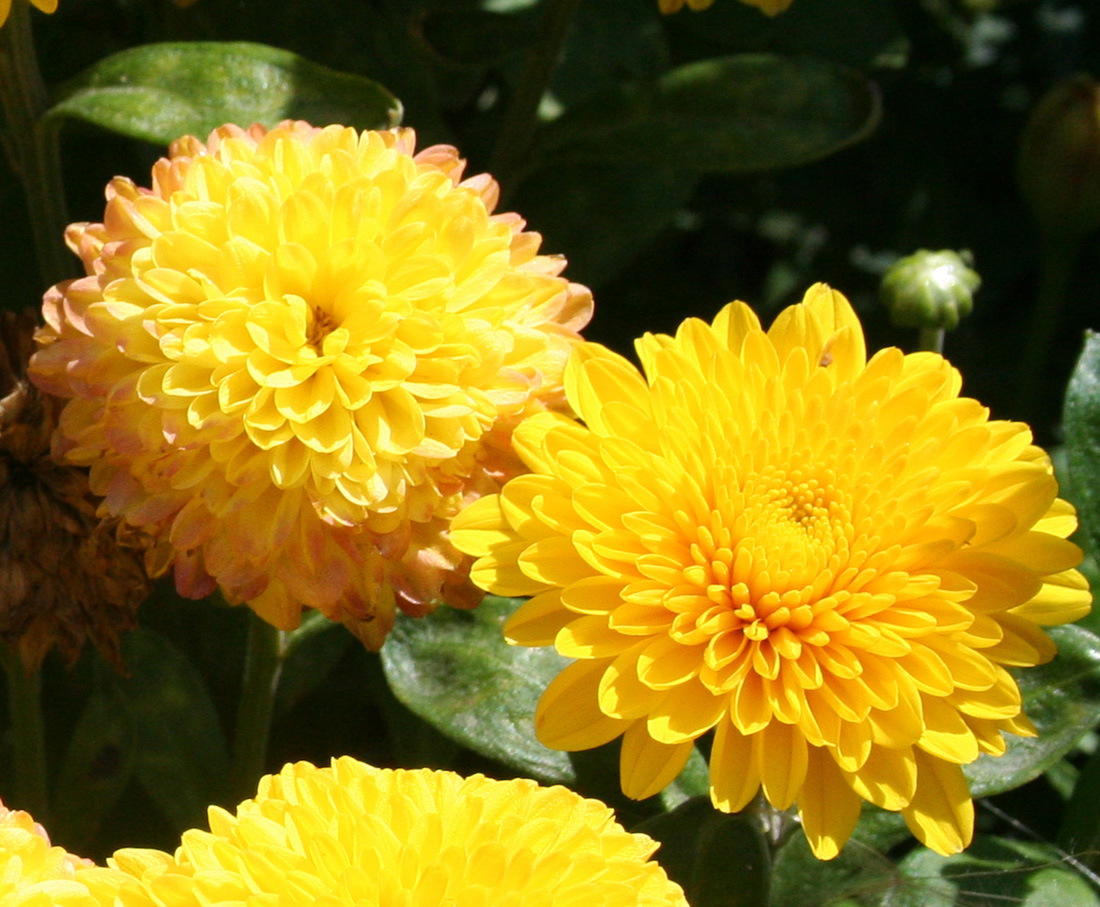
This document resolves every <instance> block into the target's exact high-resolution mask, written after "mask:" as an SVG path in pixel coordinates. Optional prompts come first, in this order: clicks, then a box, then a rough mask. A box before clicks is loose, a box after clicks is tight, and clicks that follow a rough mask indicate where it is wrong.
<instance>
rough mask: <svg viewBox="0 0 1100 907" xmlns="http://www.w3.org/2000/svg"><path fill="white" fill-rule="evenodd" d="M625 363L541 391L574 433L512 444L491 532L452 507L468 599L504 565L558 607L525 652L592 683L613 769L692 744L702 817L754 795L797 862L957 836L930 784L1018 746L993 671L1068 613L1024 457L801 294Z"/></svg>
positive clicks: (986, 419) (1045, 508)
mask: <svg viewBox="0 0 1100 907" xmlns="http://www.w3.org/2000/svg"><path fill="white" fill-rule="evenodd" d="M636 349H637V352H638V358H639V359H640V360H641V364H642V369H641V371H640V372H636V371H634V370H632V369H631V367H630V366H629V365H628V364H627V363H626V361H625V360H623V359H620V358H619V357H617V356H615V355H614V354H611V353H609V352H607V351H606V350H605V349H603V348H602V347H596V346H590V347H588V346H586V347H582V348H581V349H579V350H578V351H577V352H576V354H575V356H574V358H573V359H572V361H571V364H570V366H569V369H568V374H567V377H566V381H565V390H566V395H567V397H568V398H569V401H570V404H571V405H572V406H573V408H574V410H575V411H577V412H579V413H580V415H581V417H582V419H581V420H570V419H568V418H565V417H562V416H559V415H549V414H547V415H543V416H537V417H535V418H533V419H530V420H528V422H527V423H525V424H524V425H522V426H521V427H520V428H519V429H518V430H517V433H516V440H517V448H518V449H519V450H520V454H521V456H522V457H523V458H524V460H525V462H526V463H527V465H528V467H529V468H531V469H532V470H534V471H535V473H536V474H537V477H536V478H534V479H532V478H527V479H525V478H519V479H516V480H513V481H512V482H511V483H509V484H508V485H507V486H506V487H505V490H504V492H503V494H502V500H503V501H504V502H505V503H506V504H507V508H506V507H504V506H503V505H502V507H501V510H502V517H503V521H502V520H501V519H499V518H498V517H497V516H496V514H495V513H494V512H491V510H490V508H491V507H492V506H493V505H482V508H484V509H483V510H481V509H479V510H478V511H477V512H476V517H477V519H478V520H481V519H482V516H484V517H485V520H484V522H485V524H486V525H485V527H484V529H482V532H484V533H486V534H485V535H482V536H474V535H472V536H471V537H470V539H469V542H468V543H467V544H468V546H469V548H470V550H471V551H472V552H476V553H478V554H482V557H483V561H484V560H485V559H486V558H487V557H490V556H491V557H493V558H495V559H496V560H494V561H493V562H492V567H493V573H492V574H490V573H488V572H486V573H484V574H478V573H476V570H475V580H477V581H480V580H481V578H484V579H485V580H487V581H490V582H497V576H496V574H497V573H498V572H499V571H502V570H507V569H508V568H507V565H506V564H505V563H504V562H505V561H506V560H507V558H509V557H512V558H515V559H516V563H517V566H518V567H521V568H522V571H523V572H524V573H525V575H527V576H529V577H530V578H532V579H534V580H537V581H538V582H539V583H541V584H544V588H546V589H548V590H553V589H560V605H561V609H562V612H565V613H562V612H557V613H555V611H554V609H555V608H556V607H557V603H554V602H552V601H551V600H550V599H549V598H547V599H544V600H543V601H544V602H545V604H543V605H540V607H539V609H538V610H533V611H532V612H531V619H532V622H533V626H534V627H535V628H537V629H534V630H532V632H531V633H530V635H529V637H530V639H531V641H532V642H534V641H535V640H539V641H540V642H543V641H545V639H546V638H547V630H548V629H549V628H551V627H552V628H554V629H555V631H556V635H555V637H554V639H555V643H556V645H557V646H558V648H559V651H561V652H562V653H564V654H567V655H569V656H570V657H575V658H577V659H578V663H583V662H588V663H590V664H591V665H593V671H596V672H602V673H600V676H599V680H598V682H597V681H594V680H590V681H589V683H588V688H587V689H586V691H585V694H586V695H592V696H593V697H594V698H595V704H596V705H598V709H599V713H600V714H601V715H604V716H614V717H615V718H616V719H618V720H620V721H622V722H623V726H622V731H623V733H627V731H626V728H627V727H629V728H630V729H631V730H630V731H629V733H630V734H631V735H633V736H632V737H631V741H632V742H631V744H630V745H631V746H632V747H640V746H641V745H642V744H643V743H645V741H646V740H647V739H651V740H653V741H655V742H656V743H659V744H662V745H664V746H685V745H690V744H691V743H693V742H694V741H695V740H696V739H698V738H699V737H700V736H702V735H704V734H706V733H707V732H708V731H709V730H710V729H711V728H714V729H715V732H714V733H715V736H714V745H713V747H712V750H711V756H710V763H711V777H712V798H713V800H714V803H715V804H716V805H717V806H718V807H719V808H721V809H726V810H736V809H740V808H742V807H743V806H744V805H745V804H746V803H747V802H748V801H749V800H750V799H751V798H752V797H753V796H755V794H756V792H757V790H758V789H759V788H760V787H761V785H763V787H764V789H765V795H766V796H767V798H768V799H769V800H770V801H771V802H773V803H775V804H776V805H778V806H781V807H784V808H785V807H787V806H789V805H790V804H791V803H792V802H797V803H798V804H799V809H800V810H801V812H802V815H803V820H804V825H805V827H806V831H807V836H808V838H809V839H810V841H811V846H812V847H813V849H814V852H815V853H816V854H817V855H818V856H820V857H822V858H831V857H833V856H835V855H836V854H837V852H838V851H839V849H840V847H841V846H842V845H843V843H844V840H845V839H846V838H847V836H848V835H849V834H850V833H851V830H852V828H853V827H854V825H855V822H856V820H857V818H858V814H859V804H860V803H861V801H862V800H868V801H870V802H873V803H877V804H879V805H881V806H883V807H885V808H887V809H891V810H894V811H903V812H906V814H907V815H911V816H920V817H924V818H920V819H919V821H918V820H917V819H913V820H912V821H911V824H913V825H914V827H915V828H922V829H923V830H922V831H921V834H922V835H924V836H925V837H928V836H930V835H931V836H932V837H935V836H936V835H937V834H938V835H939V836H940V837H939V840H940V841H941V844H942V843H943V842H946V841H948V840H954V839H958V840H960V841H961V840H962V839H963V838H964V837H966V836H967V835H968V834H969V833H968V832H967V835H964V834H963V832H964V831H965V830H966V829H965V826H966V823H965V821H964V819H965V816H964V812H965V809H966V808H967V807H965V806H964V805H963V804H962V800H961V799H960V798H959V796H958V793H959V791H958V790H957V788H958V783H959V779H960V778H961V777H962V776H961V775H956V774H955V773H954V769H955V768H956V767H957V766H958V765H961V764H967V763H970V762H972V761H973V760H974V759H976V758H977V757H978V755H979V754H980V753H986V754H990V755H998V754H1000V753H1001V752H1003V751H1004V741H1003V737H1002V734H1005V733H1019V734H1028V733H1031V732H1032V728H1031V726H1030V723H1029V722H1027V719H1026V716H1024V715H1023V714H1022V713H1021V711H1020V709H1021V698H1020V693H1019V689H1018V688H1017V687H1016V682H1015V680H1013V679H1012V677H1011V675H1009V674H1008V673H1007V672H1006V671H1005V670H1004V667H1005V666H1025V665H1034V664H1038V663H1040V662H1042V661H1044V660H1046V659H1048V658H1050V657H1051V656H1052V655H1053V653H1054V645H1053V642H1052V641H1051V639H1050V638H1049V637H1048V636H1047V635H1046V634H1045V633H1044V632H1043V630H1042V626H1044V625H1047V624H1058V623H1064V622H1067V621H1069V620H1072V619H1075V618H1076V617H1078V616H1080V615H1081V614H1083V613H1084V612H1085V611H1086V610H1087V608H1088V606H1089V602H1090V596H1089V592H1088V584H1087V582H1086V581H1085V580H1084V578H1083V577H1082V576H1081V574H1080V573H1079V572H1078V571H1077V570H1076V569H1074V567H1075V565H1076V564H1077V563H1078V561H1079V558H1080V556H1081V555H1080V552H1079V551H1078V549H1077V548H1076V546H1074V545H1073V544H1072V543H1071V542H1070V541H1068V538H1067V536H1068V534H1069V533H1070V532H1072V531H1073V528H1074V526H1075V520H1074V515H1073V512H1072V508H1071V507H1070V506H1069V505H1067V504H1066V503H1065V502H1064V501H1061V500H1060V499H1058V497H1057V485H1056V483H1055V481H1054V478H1053V475H1052V469H1051V465H1050V462H1049V459H1048V458H1047V457H1046V455H1045V454H1043V452H1042V451H1041V450H1039V449H1038V448H1036V447H1034V446H1033V445H1032V444H1031V437H1030V433H1029V431H1028V430H1027V428H1026V426H1022V425H1020V424H1018V423H1008V422H1000V421H995V420H991V419H990V414H989V411H988V409H987V408H986V407H984V406H982V405H981V404H980V403H979V402H978V401H976V400H973V399H970V398H967V397H961V396H960V391H961V386H962V385H961V377H960V375H959V373H958V372H957V370H955V369H954V368H953V367H952V366H951V365H950V364H949V363H948V362H947V361H946V360H944V359H943V358H942V357H941V356H938V355H936V354H932V353H917V354H911V355H905V354H904V353H902V352H901V351H900V350H897V349H888V350H883V351H880V352H879V353H877V354H875V355H874V356H873V357H872V358H871V359H870V360H868V359H867V351H866V347H865V343H864V339H863V333H862V329H861V327H860V324H859V321H858V319H857V317H856V315H855V312H854V310H853V309H852V307H851V306H850V305H849V303H848V302H847V300H845V299H844V298H843V296H841V295H840V294H839V293H837V292H836V291H835V290H832V289H831V288H829V287H826V286H824V285H817V286H814V287H811V288H810V290H809V291H808V292H807V293H806V296H805V299H804V300H803V302H802V303H800V304H798V305H796V306H792V307H790V308H788V309H786V310H784V311H783V312H782V313H780V315H779V316H778V317H777V318H776V320H775V322H774V323H773V324H772V326H771V327H770V328H769V330H768V331H767V332H766V333H765V331H764V330H763V329H762V327H761V325H760V323H759V321H758V319H757V318H756V316H755V315H754V314H753V313H752V311H751V310H750V309H749V308H748V307H747V306H745V305H744V304H743V303H735V304H732V305H730V306H727V307H726V308H725V309H723V310H722V311H721V312H720V313H719V314H718V316H717V317H716V318H715V321H714V323H713V324H712V325H707V324H706V323H705V322H703V321H701V320H700V319H697V318H689V319H687V320H686V321H685V322H684V323H683V324H682V325H681V326H680V327H679V329H678V330H677V331H676V333H675V336H666V335H648V334H647V335H645V336H644V337H642V338H641V339H640V340H638V341H637V343H636ZM513 489H514V490H513ZM508 508H510V509H508ZM459 525H460V526H463V525H465V524H463V523H461V522H460V524H459ZM495 533H500V535H496V534H495ZM501 535H502V536H506V537H507V539H510V540H512V541H511V542H509V541H506V540H505V539H504V538H501V537H500V536H501ZM458 538H459V539H460V547H461V545H462V544H464V543H463V542H462V541H461V538H462V537H461V535H459V536H458ZM480 563H482V562H479V564H480ZM493 588H497V587H496V586H493ZM544 594H548V593H544ZM521 613H522V612H521ZM578 670H579V669H578ZM595 676H596V675H595V674H593V675H592V677H595ZM570 702H571V705H572V706H574V707H576V708H579V707H580V702H579V699H578V700H577V701H576V702H574V701H573V700H570ZM588 706H589V708H590V712H589V714H591V715H594V714H595V712H594V711H592V708H593V703H589V704H588ZM550 711H552V708H548V709H547V713H549V712H550ZM570 718H571V716H562V717H561V719H560V720H562V721H563V722H566V721H568V720H570ZM643 728H644V736H643ZM645 745H646V746H649V745H650V744H648V743H645ZM640 764H644V765H646V766H648V769H647V770H646V771H644V772H642V776H640V777H644V783H643V782H642V781H638V780H637V778H635V779H633V780H630V781H629V782H628V781H627V779H626V776H625V775H624V785H625V786H626V789H627V790H628V792H632V793H635V794H637V793H638V792H639V791H642V790H645V791H646V792H647V793H648V792H649V791H650V790H651V789H652V783H655V782H652V779H653V778H654V777H663V776H661V775H660V769H661V767H663V766H665V764H666V763H665V762H663V761H662V758H658V757H656V756H655V757H654V758H653V759H652V760H651V761H646V760H642V762H641V763H640ZM635 765H636V763H635V762H634V761H630V762H629V763H624V768H623V770H624V772H625V771H626V770H627V768H628V766H629V767H630V768H631V770H633V767H634V766H635ZM639 771H640V769H639ZM651 782H652V783H651ZM925 783H927V784H928V785H930V786H931V787H932V788H936V787H937V786H938V787H939V788H941V793H940V794H936V793H935V792H934V791H933V792H932V793H928V794H926V795H925V797H924V799H922V794H921V788H922V785H923V784H925ZM961 783H962V789H963V790H965V782H961ZM945 792H949V793H950V797H948V796H947V793H945ZM944 802H948V803H950V804H953V805H952V806H951V808H950V809H947V808H945V807H944V806H943V804H944ZM967 802H968V801H967ZM937 823H940V824H941V825H942V826H943V828H942V829H941V831H940V832H935V831H934V830H932V827H933V826H934V825H936V824H937ZM943 846H946V844H944V845H943Z"/></svg>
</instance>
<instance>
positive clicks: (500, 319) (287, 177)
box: [31, 122, 591, 646]
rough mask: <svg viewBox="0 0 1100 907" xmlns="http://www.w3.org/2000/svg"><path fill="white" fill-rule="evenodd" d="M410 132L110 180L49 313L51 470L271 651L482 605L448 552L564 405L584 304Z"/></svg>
mask: <svg viewBox="0 0 1100 907" xmlns="http://www.w3.org/2000/svg"><path fill="white" fill-rule="evenodd" d="M413 146H414V135H413V133H412V131H411V130H408V129H398V130H391V131H386V132H364V133H362V134H360V133H358V132H356V131H355V130H354V129H349V128H344V127H341V126H330V127H327V128H324V129H318V128H313V127H311V126H309V125H307V124H305V123H290V122H288V123H284V124H282V125H281V126H279V127H278V128H276V129H273V130H271V131H270V132H265V130H264V129H263V128H261V127H258V126H253V127H251V128H250V129H248V130H247V131H246V130H242V129H239V128H237V127H234V126H224V127H222V128H220V129H218V130H216V131H215V132H214V133H213V134H212V135H211V137H210V139H209V141H208V143H207V144H206V145H203V144H202V143H201V142H199V141H198V140H197V139H195V138H192V137H187V138H183V139H180V140H179V141H177V142H175V143H174V144H173V145H172V147H171V149H170V157H169V158H167V159H162V160H161V161H159V162H158V163H157V164H156V166H155V167H154V168H153V188H152V189H151V190H149V189H139V188H137V187H136V186H135V185H134V184H133V183H132V182H131V181H130V180H128V179H123V178H119V179H115V180H113V181H112V182H111V184H110V185H109V187H108V190H107V197H108V202H107V210H106V214H105V216H104V222H103V223H102V224H76V225H73V226H72V227H70V229H69V232H68V237H67V238H68V241H69V245H70V246H71V247H72V248H73V249H74V250H75V251H77V252H78V254H79V255H80V256H81V258H82V260H83V262H84V266H85V269H86V271H87V274H88V276H87V277H84V278H82V279H80V280H76V281H73V282H69V283H63V284H59V285H58V286H56V287H54V288H53V289H52V290H50V291H49V292H48V293H47V294H46V299H45V302H44V313H45V317H46V321H47V323H48V327H47V328H45V329H44V330H43V331H42V332H41V334H40V336H39V341H40V344H41V347H42V349H41V350H40V351H39V352H38V353H37V354H36V355H35V357H34V360H33V362H32V368H31V374H32V377H33V378H34V380H35V381H36V382H37V383H38V384H39V386H41V387H43V388H45V389H47V390H49V391H50V392H51V393H55V394H57V395H59V396H63V397H69V398H72V399H71V400H70V401H69V402H68V404H67V405H66V407H65V410H64V412H63V414H62V417H61V428H60V436H59V438H58V439H57V442H56V446H57V449H58V451H59V452H60V453H61V454H62V455H64V456H65V457H67V458H68V460H70V461H71V462H74V463H79V464H86V465H88V466H90V467H91V482H92V487H93V489H94V490H95V491H96V492H97V493H99V494H102V495H104V496H105V504H104V507H105V510H106V511H107V512H108V513H110V514H113V515H115V516H119V517H122V518H124V519H125V520H127V521H128V522H129V523H131V524H133V525H135V526H138V527H140V528H142V529H143V530H144V531H146V532H147V533H149V534H150V535H151V536H153V537H154V538H155V539H157V540H158V543H159V544H158V545H157V547H156V548H155V549H154V554H153V555H151V565H150V566H151V569H152V570H153V571H154V572H159V571H164V570H167V569H168V568H169V567H170V566H174V568H175V579H176V585H177V588H178V589H179V591H180V592H181V593H182V594H183V595H187V596H193V597H201V596H204V595H207V594H209V593H210V592H211V591H212V590H213V589H214V587H215V585H218V586H220V587H221V589H222V590H223V592H224V594H225V596H226V598H227V599H228V600H230V601H231V602H242V601H244V602H248V603H249V604H250V605H251V606H252V607H253V608H254V609H255V610H256V611H257V612H258V613H259V614H260V615H261V616H262V617H264V618H265V619H266V620H268V621H269V622H270V623H272V624H274V625H275V626H277V627H280V628H282V629H291V628H293V627H295V626H297V624H298V621H299V619H300V616H301V609H302V607H303V606H307V607H313V608H317V609H320V610H321V611H323V612H324V613H325V614H326V615H328V616H329V617H332V618H334V619H342V620H344V621H345V622H346V623H347V624H348V625H349V627H351V628H352V629H353V631H355V632H357V633H359V635H360V636H361V637H362V638H363V639H364V641H365V642H367V643H368V644H370V645H372V646H378V645H381V642H382V640H383V639H384V637H385V634H386V632H387V630H388V628H389V626H390V624H391V622H392V620H393V612H394V599H395V594H396V599H397V604H399V605H400V606H401V607H403V608H405V609H406V610H408V611H410V612H411V613H415V614H421V613H424V612H425V611H427V610H430V609H431V607H432V606H433V605H434V604H435V603H436V602H437V601H438V600H440V598H442V597H445V598H446V600H447V601H449V602H450V603H452V604H469V605H472V604H476V603H477V601H478V599H479V597H480V593H479V592H476V590H474V588H473V586H471V585H470V584H469V583H468V580H467V578H466V570H467V569H468V560H464V559H463V558H462V556H461V555H460V554H459V553H458V552H457V551H455V550H454V549H453V548H451V547H450V545H449V543H448V542H446V541H445V539H444V538H443V533H444V531H445V529H446V526H447V523H448V520H449V519H450V517H451V516H452V515H453V514H454V513H455V512H456V511H457V510H458V509H459V507H460V506H461V504H462V503H463V502H464V501H469V500H472V499H473V498H474V497H476V496H477V495H479V494H481V493H482V492H485V491H495V490H497V489H498V488H499V483H498V481H497V479H499V478H500V477H501V476H503V475H507V474H508V473H509V471H516V470H518V468H519V464H518V461H516V460H515V458H514V456H513V455H512V453H511V449H510V445H509V435H510V430H511V426H512V424H513V423H514V422H515V421H516V420H518V419H520V418H522V417H524V416H526V415H529V414H531V413H533V412H537V411H541V410H543V409H544V408H545V407H546V406H547V405H558V404H560V403H561V401H562V399H563V395H562V389H561V375H562V370H563V368H564V366H565V362H566V360H567V358H568V355H569V352H570V350H571V349H572V347H573V346H574V345H575V344H576V342H577V341H578V340H579V335H578V334H577V330H578V329H579V328H580V327H582V326H583V325H584V324H585V323H587V321H588V319H589V317H590V315H591V295H590V294H589V293H588V291H587V290H585V288H583V287H580V286H578V285H576V284H570V283H568V282H567V281H566V280H564V279H563V278H561V277H559V276H558V274H559V272H560V271H561V270H562V268H563V266H564V261H563V260H562V259H560V258H552V257H549V256H543V255H539V254H537V252H538V246H539V242H540V237H539V235H538V234H537V233H529V232H525V231H524V230H523V227H524V222H523V221H522V220H521V219H520V218H519V217H518V216H517V215H515V214H498V215H493V214H492V213H491V212H492V209H493V206H494V204H495V202H496V198H497V191H498V187H497V184H496V183H495V182H494V181H493V180H492V179H491V178H489V177H488V176H475V177H472V178H470V179H466V180H462V179H461V175H462V169H463V166H464V161H462V160H461V159H460V158H459V157H458V155H457V153H456V152H455V150H454V149H453V148H450V147H444V146H436V147H432V148H427V149H425V150H423V151H421V152H420V153H418V154H416V155H415V156H414V154H413V150H414V147H413Z"/></svg>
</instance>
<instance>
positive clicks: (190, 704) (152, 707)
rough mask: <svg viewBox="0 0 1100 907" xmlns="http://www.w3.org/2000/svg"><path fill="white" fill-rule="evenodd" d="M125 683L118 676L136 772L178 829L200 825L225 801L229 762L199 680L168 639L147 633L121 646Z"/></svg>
mask: <svg viewBox="0 0 1100 907" xmlns="http://www.w3.org/2000/svg"><path fill="white" fill-rule="evenodd" d="M122 656H123V660H124V662H125V664H126V666H127V668H128V669H129V670H130V672H131V674H130V676H129V677H125V678H117V679H116V680H115V683H116V685H117V688H118V690H119V694H120V698H121V699H122V700H123V701H124V702H125V705H126V709H127V712H128V713H129V716H130V721H131V724H132V726H133V733H134V748H133V751H134V774H135V776H136V778H137V780H138V781H139V782H140V783H141V786H142V787H143V788H144V789H145V792H146V793H147V794H148V796H149V797H150V799H151V800H152V801H153V802H154V803H156V804H157V806H159V807H160V809H161V810H162V812H163V813H164V815H165V817H166V818H167V819H168V821H169V822H171V823H172V825H174V826H175V827H176V828H178V829H181V830H182V829H185V828H190V827H193V826H195V825H200V824H202V823H203V821H204V820H205V816H206V807H207V806H208V805H209V804H211V803H223V802H224V800H225V791H224V788H225V784H226V780H227V777H228V758H227V756H226V747H225V738H224V735H223V733H222V728H221V723H220V722H219V721H218V715H217V713H216V712H215V710H214V705H213V703H212V702H211V701H210V696H209V694H208V693H207V690H206V686H205V684H204V683H203V680H202V677H201V676H200V675H199V673H198V672H197V671H196V670H195V668H194V666H193V665H192V664H191V662H190V661H188V659H187V657H186V656H185V655H184V654H183V653H182V652H181V651H180V650H179V649H177V648H176V647H175V646H173V645H172V644H171V643H170V642H169V641H168V640H167V639H165V638H164V637H162V636H159V635H157V634H155V633H153V632H151V631H148V630H135V631H134V632H132V633H128V634H127V635H126V637H125V638H124V640H123V643H122Z"/></svg>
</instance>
